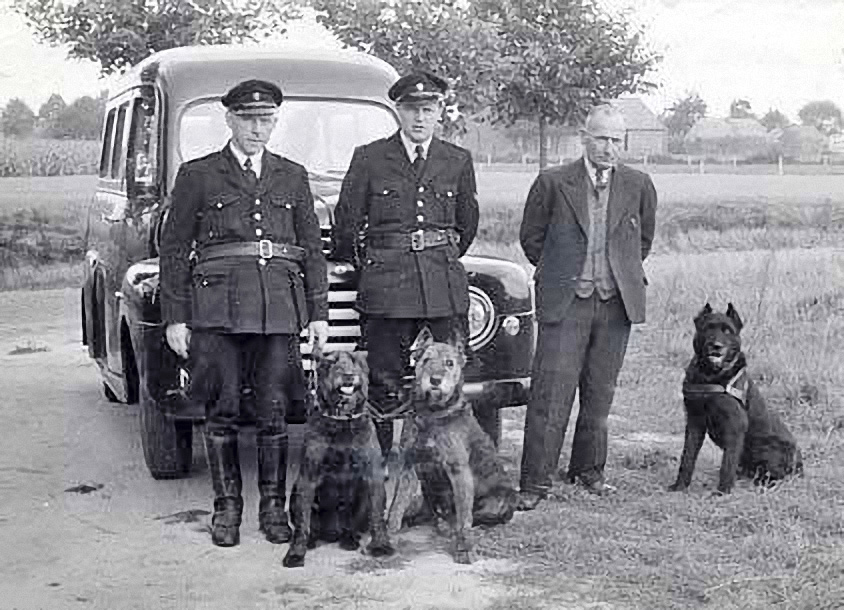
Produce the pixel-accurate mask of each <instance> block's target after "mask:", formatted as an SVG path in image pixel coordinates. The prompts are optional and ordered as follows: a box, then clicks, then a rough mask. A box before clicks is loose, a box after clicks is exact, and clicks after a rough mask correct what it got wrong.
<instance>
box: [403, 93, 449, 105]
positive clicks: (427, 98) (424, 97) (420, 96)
mask: <svg viewBox="0 0 844 610" xmlns="http://www.w3.org/2000/svg"><path fill="white" fill-rule="evenodd" d="M443 97H444V96H443V95H442V93H434V92H432V91H423V92H421V93H418V92H413V93H406V94H404V95H403V96H401V97H400V98H399V99H398V100H396V102H397V103H399V104H412V103H414V102H438V101H440V100H441V99H443Z"/></svg>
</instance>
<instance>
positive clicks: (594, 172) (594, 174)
mask: <svg viewBox="0 0 844 610" xmlns="http://www.w3.org/2000/svg"><path fill="white" fill-rule="evenodd" d="M583 163H584V165H585V166H586V174H587V175H588V176H589V180H591V181H592V186H595V184H596V183H597V181H598V168H597V167H596V166H595V164H594V163H592V162H591V161H590V160H589V157H587V156H586V155H583ZM609 171H610V175H609V178H610V179H612V172H614V171H615V168H614V167H611V168H609Z"/></svg>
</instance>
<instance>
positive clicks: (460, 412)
mask: <svg viewBox="0 0 844 610" xmlns="http://www.w3.org/2000/svg"><path fill="white" fill-rule="evenodd" d="M423 332H424V331H423ZM416 347H417V350H416V353H417V354H421V355H420V356H419V357H418V358H416V365H415V369H416V381H415V385H414V407H415V410H416V416H415V418H414V419H413V420H406V421H405V428H404V429H403V430H402V441H401V444H400V447H401V449H402V451H403V453H404V455H405V457H406V459H405V461H404V467H403V469H402V472H401V473H400V475H399V480H398V483H397V489H396V498H395V501H394V502H393V506H391V510H390V517H389V518H390V521H391V529H395V528H397V527H400V525H401V521H402V517H403V516H404V513H405V510H406V509H407V507H408V506H409V505H410V503H411V501H412V497H411V496H412V494H413V490H414V489H415V487H416V481H415V478H416V475H417V474H418V478H419V482H420V483H421V487H422V495H423V497H424V499H425V502H426V504H427V506H428V507H429V508H430V510H431V511H432V512H433V513H434V514H435V515H436V516H438V517H439V518H441V519H444V520H445V521H447V522H448V523H449V524H450V526H451V530H452V537H453V542H454V544H455V561H457V562H458V563H471V560H472V559H471V550H472V549H471V543H470V541H469V538H468V533H469V529H470V528H471V527H472V525H473V524H474V525H496V524H499V523H506V522H507V521H509V520H510V519H511V518H512V517H513V511H514V510H515V506H516V497H517V496H516V492H515V490H514V489H513V488H512V487H511V486H510V485H509V483H508V482H507V479H506V476H505V473H504V469H503V467H502V466H501V463H500V462H499V461H498V456H497V455H496V452H495V447H494V446H493V444H492V440H491V439H490V438H489V436H488V435H487V434H486V433H485V432H484V431H483V430H482V429H481V427H480V425H479V424H478V422H477V420H476V419H475V417H474V415H473V414H472V407H471V405H470V404H469V403H468V402H467V401H466V400H465V399H464V397H463V366H464V364H465V357H464V354H463V350H462V348H460V347H457V346H455V345H451V344H446V343H434V342H433V340H432V338H431V337H430V336H425V339H423V340H422V341H419V340H417V342H416ZM414 467H415V474H414Z"/></svg>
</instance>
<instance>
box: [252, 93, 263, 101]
mask: <svg viewBox="0 0 844 610" xmlns="http://www.w3.org/2000/svg"><path fill="white" fill-rule="evenodd" d="M252 99H253V100H255V101H256V102H257V101H258V100H260V99H261V94H260V93H258V92H257V91H255V92H254V93H253V94H252Z"/></svg>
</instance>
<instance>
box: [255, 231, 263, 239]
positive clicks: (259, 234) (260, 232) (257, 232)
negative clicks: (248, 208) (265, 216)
mask: <svg viewBox="0 0 844 610" xmlns="http://www.w3.org/2000/svg"><path fill="white" fill-rule="evenodd" d="M263 234H264V232H263V231H262V230H261V229H255V235H257V236H258V237H261V235H263Z"/></svg>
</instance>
